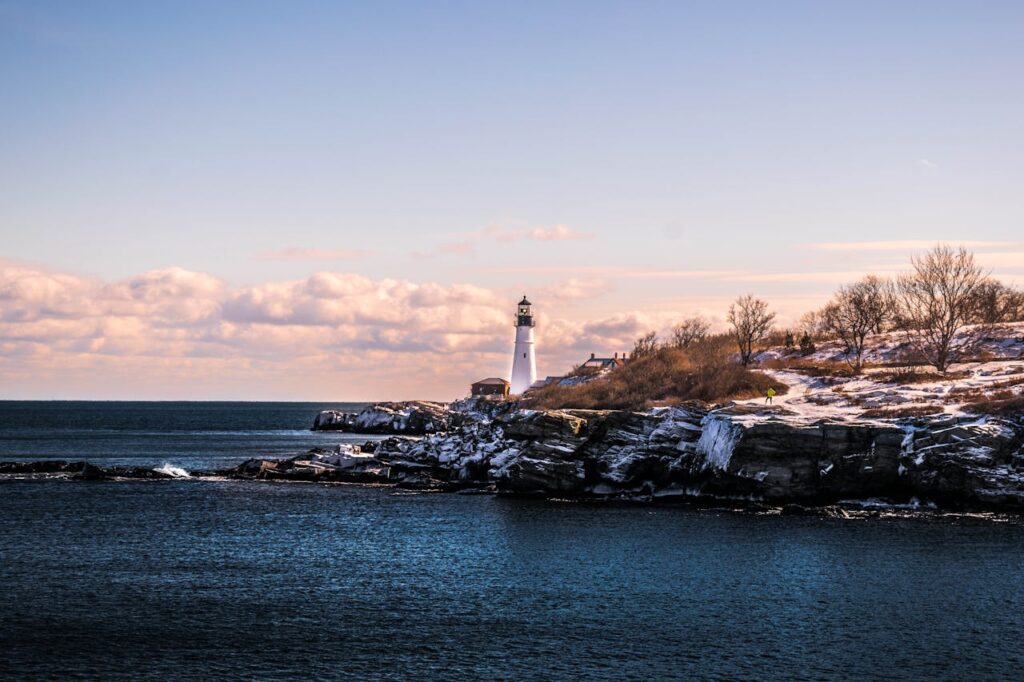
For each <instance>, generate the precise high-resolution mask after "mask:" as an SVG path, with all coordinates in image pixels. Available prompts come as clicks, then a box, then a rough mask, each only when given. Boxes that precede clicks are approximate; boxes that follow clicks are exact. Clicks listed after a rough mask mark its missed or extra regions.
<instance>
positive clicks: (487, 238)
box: [412, 225, 593, 258]
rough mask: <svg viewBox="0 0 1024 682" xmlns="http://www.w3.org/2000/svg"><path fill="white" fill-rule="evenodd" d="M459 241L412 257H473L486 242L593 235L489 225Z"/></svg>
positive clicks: (548, 228) (565, 228) (543, 227)
mask: <svg viewBox="0 0 1024 682" xmlns="http://www.w3.org/2000/svg"><path fill="white" fill-rule="evenodd" d="M459 236H460V237H462V239H460V240H459V241H450V242H444V243H442V244H441V245H439V246H438V247H437V248H435V249H433V250H432V251H418V252H414V253H413V254H412V255H413V256H416V257H421V258H422V257H429V256H435V255H472V254H475V253H476V251H477V248H478V247H479V246H480V245H481V244H483V243H486V242H493V243H497V244H511V243H514V242H521V241H525V240H530V241H539V242H561V241H578V240H581V239H591V238H592V236H593V235H590V234H588V233H586V232H580V231H578V230H575V229H573V228H571V227H569V226H568V225H551V226H546V225H536V226H533V227H525V228H509V227H505V226H502V225H488V226H487V227H485V228H483V229H482V230H476V231H474V232H462V233H459Z"/></svg>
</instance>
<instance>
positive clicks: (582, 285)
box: [540, 277, 611, 301]
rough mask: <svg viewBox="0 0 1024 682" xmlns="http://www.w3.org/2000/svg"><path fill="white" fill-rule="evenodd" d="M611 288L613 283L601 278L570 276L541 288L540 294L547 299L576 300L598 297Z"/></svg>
mask: <svg viewBox="0 0 1024 682" xmlns="http://www.w3.org/2000/svg"><path fill="white" fill-rule="evenodd" d="M610 290H611V285H610V284H609V283H608V281H607V280H604V279H601V278H596V277H592V278H583V279H581V278H578V277H569V278H568V279H563V280H559V281H557V282H552V283H551V284H548V285H547V286H545V287H544V288H543V289H542V290H541V292H540V295H541V298H543V299H544V300H546V301H575V300H581V299H587V298H597V297H600V296H603V295H605V294H606V293H608V292H609V291H610Z"/></svg>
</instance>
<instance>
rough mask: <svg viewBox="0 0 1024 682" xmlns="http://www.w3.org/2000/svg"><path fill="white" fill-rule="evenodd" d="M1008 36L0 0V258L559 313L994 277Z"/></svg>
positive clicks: (465, 8) (822, 17)
mask: <svg viewBox="0 0 1024 682" xmlns="http://www.w3.org/2000/svg"><path fill="white" fill-rule="evenodd" d="M1021 35H1024V4H1022V3H1019V2H1018V3H1009V2H1007V3H999V2H987V3H967V2H962V3H949V2H928V3H915V2H905V3H891V2H857V3H853V2H850V3H820V2H819V3H810V2H808V3H801V2H779V3H763V2H721V3H719V2H715V3H684V2H671V3H656V2H639V3H625V2H623V3H601V2H580V3H574V2H555V3H530V2H516V3H455V2H444V3H387V2H373V3H336V2H289V3H280V2H267V3H259V2H244V3H243V2H223V3H188V2H152V3H129V2H88V3H84V2H9V1H5V0H0V92H2V93H3V94H2V106H0V130H2V131H3V133H2V134H0V234H2V237H3V241H2V243H3V246H2V251H0V256H2V257H3V258H4V259H5V261H7V262H9V263H15V264H17V265H18V267H21V268H23V269H24V268H34V269H36V270H39V271H47V272H58V273H63V274H67V275H68V276H73V277H77V278H81V279H83V280H89V281H93V280H97V281H101V282H103V283H105V285H114V284H116V283H118V282H124V281H129V280H131V278H134V277H137V276H140V275H142V274H144V273H147V272H151V271H163V270H166V269H168V268H180V269H184V270H187V271H189V272H195V273H203V274H205V275H209V276H212V277H214V278H217V279H218V280H219V281H221V282H223V283H224V286H225V287H226V290H230V291H231V292H235V293H237V292H238V291H240V290H242V289H244V288H246V287H260V286H265V285H269V284H273V283H281V282H296V281H304V280H306V279H307V278H310V277H311V276H313V275H314V274H315V273H318V272H332V273H346V274H353V275H359V276H362V277H366V278H369V279H371V280H373V281H375V282H379V281H383V280H388V279H396V280H402V281H408V282H410V283H413V284H416V285H423V284H431V283H432V284H437V285H440V286H445V287H453V286H462V285H468V286H473V287H478V288H481V289H485V290H487V291H488V292H491V293H493V294H494V295H495V297H496V300H504V298H503V297H505V296H508V297H514V296H515V294H513V292H517V293H521V292H522V291H528V292H538V293H539V294H540V296H541V300H537V301H535V302H536V303H537V304H538V306H539V307H540V308H541V309H542V310H545V313H546V314H548V315H550V316H552V318H558V319H560V320H564V321H565V322H566V324H568V323H569V322H572V323H575V324H577V325H581V324H586V323H588V322H593V321H595V320H602V319H611V318H614V317H615V316H622V315H628V314H630V313H633V312H635V313H636V314H643V315H647V316H649V320H648V321H649V323H650V324H655V323H658V324H660V323H661V321H662V320H663V319H668V318H669V317H671V316H673V315H680V314H685V313H688V312H692V311H699V312H703V313H705V314H708V315H710V316H714V315H715V314H716V311H719V312H718V313H717V314H718V315H719V316H721V315H723V314H724V310H719V309H721V308H723V306H724V305H725V304H726V303H727V301H728V299H730V298H731V297H734V296H735V295H736V294H738V293H743V292H745V291H748V290H750V291H753V292H754V293H757V294H759V295H762V296H764V297H766V298H768V299H769V300H770V301H772V302H773V304H775V306H776V308H777V309H778V310H779V311H780V313H782V314H783V315H790V316H794V317H795V316H796V315H797V314H798V313H799V312H800V311H801V310H803V309H806V308H807V307H808V306H811V305H814V304H816V303H817V302H820V300H823V298H824V297H825V296H827V295H828V293H829V292H830V291H832V290H833V289H834V288H835V286H837V284H839V283H842V282H843V281H844V280H845V279H848V278H849V277H851V276H853V275H855V274H856V273H858V272H862V271H867V270H872V269H880V270H883V271H884V270H891V269H892V268H895V267H898V266H899V265H900V264H902V263H904V262H905V261H906V257H907V256H908V255H909V254H910V253H911V252H912V251H913V250H914V248H919V247H920V246H921V245H923V244H927V243H931V242H934V241H938V240H944V241H952V242H959V241H967V240H969V241H971V242H974V243H976V245H977V250H978V251H979V254H991V255H990V256H989V255H986V256H985V258H986V259H987V260H986V263H987V264H988V265H989V266H990V267H992V268H993V269H994V270H995V271H996V272H997V273H998V274H1000V275H1002V276H1004V277H1006V278H1008V279H1011V280H1016V279H1019V277H1020V275H1021V274H1022V273H1024V257H1022V254H1024V246H1022V245H1020V244H1019V243H1018V240H1022V238H1021V237H1020V234H1021V219H1022V217H1024V194H1022V192H1021V189H1020V188H1021V187H1024V135H1022V121H1024V88H1021V87H1020V83H1022V82H1024V41H1022V40H1021V39H1020V37H1021ZM835 242H839V243H844V244H847V243H852V242H871V243H875V244H873V245H872V246H870V247H865V248H858V247H856V245H849V246H846V247H843V248H830V249H822V248H816V247H815V246H813V245H816V244H821V243H835ZM877 242H887V243H889V245H888V246H880V245H878V244H877ZM892 242H899V243H903V242H910V244H902V245H901V244H899V243H897V244H892ZM547 292H550V293H551V294H552V295H550V296H547V298H546V299H545V296H544V294H545V293H547ZM559 293H561V294H562V296H561V298H560V297H559V296H558V294H559ZM570 293H571V295H569V294H570ZM224 295H228V294H224ZM232 295H233V294H232ZM511 303H512V304H513V305H514V300H512V301H511ZM545 305H546V308H545V307H544V306H545ZM9 338H15V337H14V336H10V337H9ZM542 338H543V337H542ZM616 343H618V342H616ZM578 350H580V349H578V348H573V349H571V351H570V350H566V351H565V354H564V356H563V355H559V356H558V357H557V358H555V357H551V358H549V360H550V362H551V364H552V365H557V364H558V363H564V362H565V358H567V357H569V355H570V354H571V353H575V352H577V351H578ZM595 350H600V349H595ZM481 357H483V356H481ZM473 362H474V363H475V364H472V365H471V367H476V366H477V365H480V364H483V365H487V367H486V369H485V368H483V367H481V369H485V371H482V372H481V374H487V373H488V371H499V370H500V369H501V366H502V364H503V363H504V360H503V359H501V357H500V354H498V352H497V351H493V358H491V359H489V360H481V358H480V357H477V358H476V359H475V360H474V361H473ZM547 369H548V370H550V371H555V370H556V369H558V367H555V366H552V367H549V368H547ZM83 371H85V370H83ZM466 371H467V372H469V371H472V370H471V369H467V370H466ZM543 371H545V368H544V367H542V372H543ZM83 376H85V375H83ZM55 381H56V379H55ZM83 381H85V379H83ZM458 381H459V383H458V384H457V385H461V381H462V378H461V377H460V378H459V380H458ZM452 385H453V386H454V385H456V384H455V383H453V384H452ZM183 390H186V392H188V391H192V390H193V389H191V388H188V389H183ZM196 390H199V389H196ZM446 390H453V389H446ZM188 394H189V395H192V393H188ZM331 397H334V396H333V395H332V396H331ZM337 397H356V398H358V397H362V396H361V395H360V396H354V395H347V394H346V395H345V396H337Z"/></svg>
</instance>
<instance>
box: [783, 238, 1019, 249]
mask: <svg viewBox="0 0 1024 682" xmlns="http://www.w3.org/2000/svg"><path fill="white" fill-rule="evenodd" d="M1021 243H1022V242H1009V241H1007V242H1002V241H972V240H943V239H916V240H915V239H902V240H891V241H874V242H822V243H818V244H804V245H803V246H802V248H804V249H808V250H811V251H916V250H926V249H930V248H932V247H933V246H936V245H937V244H946V245H949V246H953V247H957V246H962V247H964V248H966V249H998V248H1003V247H1006V246H1014V245H1018V244H1021Z"/></svg>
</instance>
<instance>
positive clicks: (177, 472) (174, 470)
mask: <svg viewBox="0 0 1024 682" xmlns="http://www.w3.org/2000/svg"><path fill="white" fill-rule="evenodd" d="M153 471H155V472H157V473H160V474H167V475H168V476H173V477H174V478H192V474H190V473H188V471H186V470H185V469H182V468H181V467H176V466H174V465H172V464H169V463H167V462H164V463H163V464H161V465H160V466H158V467H157V468H156V469H153Z"/></svg>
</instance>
